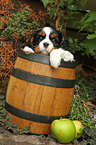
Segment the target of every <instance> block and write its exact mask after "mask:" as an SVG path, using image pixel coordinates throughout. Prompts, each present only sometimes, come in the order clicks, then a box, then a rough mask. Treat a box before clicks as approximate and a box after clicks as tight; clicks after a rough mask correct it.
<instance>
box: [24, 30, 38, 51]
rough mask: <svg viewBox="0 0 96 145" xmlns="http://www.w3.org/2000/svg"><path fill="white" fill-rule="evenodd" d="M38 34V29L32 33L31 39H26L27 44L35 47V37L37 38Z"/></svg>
mask: <svg viewBox="0 0 96 145" xmlns="http://www.w3.org/2000/svg"><path fill="white" fill-rule="evenodd" d="M36 34H37V31H34V32H33V33H32V34H31V36H30V38H29V39H27V40H26V45H27V46H28V47H31V48H33V49H34V42H33V41H34V38H35V35H36Z"/></svg>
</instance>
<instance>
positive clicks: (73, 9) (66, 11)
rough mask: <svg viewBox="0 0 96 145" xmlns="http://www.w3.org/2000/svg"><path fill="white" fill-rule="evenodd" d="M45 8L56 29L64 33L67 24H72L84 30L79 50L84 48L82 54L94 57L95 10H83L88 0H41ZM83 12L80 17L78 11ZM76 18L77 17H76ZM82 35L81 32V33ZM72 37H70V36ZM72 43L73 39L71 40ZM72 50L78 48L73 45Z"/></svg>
mask: <svg viewBox="0 0 96 145" xmlns="http://www.w3.org/2000/svg"><path fill="white" fill-rule="evenodd" d="M41 1H42V2H43V4H44V6H45V7H46V8H47V10H48V12H49V14H50V18H51V19H53V20H54V22H55V27H56V29H58V30H64V33H65V35H66V29H67V26H68V25H70V24H72V25H73V26H74V27H77V28H78V29H79V31H81V32H82V31H83V30H84V31H86V34H85V33H84V35H85V36H86V39H85V40H84V42H83V43H81V42H80V43H79V42H78V43H79V50H84V54H87V55H89V54H91V55H93V56H94V58H96V12H94V11H90V10H84V8H85V6H86V4H87V2H88V0H80V1H78V0H41ZM82 11H83V12H84V13H85V14H84V15H83V16H82V17H80V15H79V14H80V12H82ZM77 18H78V19H77ZM82 35H83V33H82ZM70 39H72V38H70ZM71 42H72V43H73V45H74V40H71ZM72 43H71V44H72ZM73 47H74V48H73V51H74V49H75V51H76V50H78V48H77V47H75V46H73Z"/></svg>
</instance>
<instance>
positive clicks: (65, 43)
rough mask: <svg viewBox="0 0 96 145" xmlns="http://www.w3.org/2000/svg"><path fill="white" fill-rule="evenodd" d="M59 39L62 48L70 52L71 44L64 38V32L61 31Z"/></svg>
mask: <svg viewBox="0 0 96 145" xmlns="http://www.w3.org/2000/svg"><path fill="white" fill-rule="evenodd" d="M59 38H60V47H62V48H63V49H65V50H69V42H68V39H67V38H66V37H65V36H64V32H63V31H59Z"/></svg>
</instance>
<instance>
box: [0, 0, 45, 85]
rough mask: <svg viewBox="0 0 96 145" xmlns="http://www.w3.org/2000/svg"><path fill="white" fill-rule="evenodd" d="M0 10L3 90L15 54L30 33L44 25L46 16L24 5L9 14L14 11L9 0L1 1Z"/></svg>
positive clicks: (0, 55) (0, 76)
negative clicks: (12, 11)
mask: <svg viewBox="0 0 96 145" xmlns="http://www.w3.org/2000/svg"><path fill="white" fill-rule="evenodd" d="M0 8H1V11H0V33H1V37H0V41H1V44H0V58H1V71H0V79H1V81H3V88H4V87H5V86H6V84H7V83H8V78H9V76H10V74H11V71H12V66H13V64H14V62H15V60H16V57H17V53H18V52H19V50H20V49H21V48H22V47H23V46H24V45H25V42H26V40H27V39H28V38H30V36H31V33H32V32H33V31H36V30H38V29H40V28H41V27H43V26H44V25H45V21H46V18H47V15H46V13H44V12H42V11H39V12H38V14H37V13H36V12H35V11H34V10H33V9H30V8H29V6H27V5H26V4H24V5H21V8H20V9H19V10H18V11H17V12H16V13H11V10H12V9H14V5H13V4H12V2H11V0H1V2H0ZM6 40H7V41H10V43H8V42H6Z"/></svg>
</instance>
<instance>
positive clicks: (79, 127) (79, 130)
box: [73, 120, 84, 139]
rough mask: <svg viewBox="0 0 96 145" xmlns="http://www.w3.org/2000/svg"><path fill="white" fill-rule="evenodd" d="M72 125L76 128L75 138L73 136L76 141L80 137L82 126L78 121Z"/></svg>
mask: <svg viewBox="0 0 96 145" xmlns="http://www.w3.org/2000/svg"><path fill="white" fill-rule="evenodd" d="M73 123H74V125H75V127H76V136H75V138H77V139H78V138H79V137H80V136H81V135H82V133H83V130H84V127H83V124H82V123H81V122H80V121H78V120H73Z"/></svg>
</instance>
